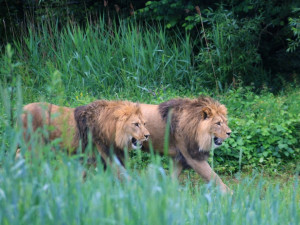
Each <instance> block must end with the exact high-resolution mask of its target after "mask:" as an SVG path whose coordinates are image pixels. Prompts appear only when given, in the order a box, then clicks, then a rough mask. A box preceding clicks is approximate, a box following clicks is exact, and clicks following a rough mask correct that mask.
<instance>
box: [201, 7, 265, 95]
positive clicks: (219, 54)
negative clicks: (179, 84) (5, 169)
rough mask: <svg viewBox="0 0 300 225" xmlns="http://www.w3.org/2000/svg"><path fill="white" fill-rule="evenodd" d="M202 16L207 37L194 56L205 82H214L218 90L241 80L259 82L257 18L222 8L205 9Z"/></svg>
mask: <svg viewBox="0 0 300 225" xmlns="http://www.w3.org/2000/svg"><path fill="white" fill-rule="evenodd" d="M204 15H205V17H203V23H204V26H205V27H207V29H206V30H205V35H206V36H205V40H203V44H202V47H201V48H199V53H198V54H197V55H196V56H195V58H196V65H197V66H198V70H199V71H201V72H202V73H203V78H204V79H205V80H206V81H207V85H209V86H210V87H214V84H215V83H217V84H218V85H217V88H220V89H221V90H223V89H227V88H228V86H229V85H233V86H239V82H240V81H242V82H243V83H244V84H246V85H247V84H248V85H249V84H250V83H252V82H253V83H254V84H255V85H256V86H259V85H261V82H262V81H263V80H264V78H263V71H262V70H261V69H260V68H261V67H260V63H261V59H260V56H259V54H258V52H257V41H258V38H257V35H258V31H259V29H258V28H259V22H260V18H254V19H251V20H246V19H245V20H237V19H235V18H234V16H233V14H232V12H231V11H227V10H225V9H223V8H220V9H219V10H218V11H213V10H212V9H208V10H204ZM206 25H209V26H206ZM258 73H259V74H260V75H259V76H256V75H255V74H258ZM249 74H252V76H249Z"/></svg>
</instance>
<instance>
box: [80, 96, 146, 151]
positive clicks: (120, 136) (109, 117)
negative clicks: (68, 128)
mask: <svg viewBox="0 0 300 225" xmlns="http://www.w3.org/2000/svg"><path fill="white" fill-rule="evenodd" d="M133 116H136V117H142V113H141V110H140V107H139V105H138V104H136V103H132V102H129V101H106V100H97V101H95V102H92V103H90V104H89V105H86V106H80V107H78V108H76V109H75V119H76V120H77V125H78V130H79V133H80V131H83V132H84V133H85V134H86V130H87V129H89V130H90V131H91V133H92V134H93V136H94V138H95V137H97V139H100V140H101V142H102V143H104V144H105V145H106V146H110V145H111V144H112V143H114V144H115V146H114V147H117V148H120V149H123V148H124V146H123V145H124V143H125V139H126V138H127V136H126V137H125V136H124V135H125V134H126V133H125V132H123V127H124V126H125V124H126V123H127V121H128V119H129V118H131V117H133ZM80 120H86V122H85V123H82V122H81V121H80ZM81 139H83V140H82V142H83V145H87V138H86V137H81ZM126 140H127V139H126Z"/></svg>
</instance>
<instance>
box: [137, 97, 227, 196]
mask: <svg viewBox="0 0 300 225" xmlns="http://www.w3.org/2000/svg"><path fill="white" fill-rule="evenodd" d="M141 110H142V113H143V115H144V117H145V119H146V120H147V125H146V128H147V129H148V130H149V132H150V133H151V137H150V139H149V143H152V146H153V149H154V150H155V151H157V152H158V153H161V154H163V153H164V143H165V141H164V137H165V130H166V126H167V121H168V120H169V121H170V123H169V124H170V127H169V130H170V133H169V134H170V135H169V148H168V149H167V151H168V152H167V153H168V155H169V156H171V157H172V158H173V162H174V170H173V174H172V176H173V177H178V176H179V175H180V173H181V171H182V169H183V168H185V167H186V166H189V167H192V168H193V169H194V170H195V171H196V172H197V173H198V174H200V176H201V177H202V178H203V179H204V180H205V181H206V182H209V181H210V180H212V179H213V180H214V181H215V182H216V183H217V184H218V185H220V188H221V190H222V191H224V192H226V191H230V189H229V188H228V187H227V186H226V185H225V184H224V183H223V182H222V180H221V179H220V178H219V176H218V175H217V174H216V173H215V172H214V171H213V170H212V168H211V167H210V166H209V164H208V162H207V159H208V157H209V153H210V150H211V149H212V148H216V147H219V146H221V145H222V143H223V141H224V140H225V139H227V138H228V137H230V134H231V130H230V128H229V127H228V124H227V122H228V121H227V108H226V107H225V106H224V105H222V104H220V103H219V102H218V101H215V100H214V99H212V98H210V97H205V96H200V97H199V98H197V99H188V98H178V99H172V100H169V101H166V102H163V103H161V104H159V105H149V104H141ZM169 116H170V118H169ZM143 149H144V150H145V151H149V144H146V145H144V146H143Z"/></svg>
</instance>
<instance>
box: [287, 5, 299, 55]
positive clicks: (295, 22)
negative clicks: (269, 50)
mask: <svg viewBox="0 0 300 225" xmlns="http://www.w3.org/2000/svg"><path fill="white" fill-rule="evenodd" d="M294 11H295V12H300V8H298V9H295V10H294ZM289 25H290V27H291V30H292V32H293V34H294V39H291V38H288V39H287V40H288V42H289V47H288V48H287V51H288V52H294V51H295V50H296V49H297V48H298V47H299V46H300V16H299V17H298V18H291V17H290V18H289Z"/></svg>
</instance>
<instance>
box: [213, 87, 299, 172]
mask: <svg viewBox="0 0 300 225" xmlns="http://www.w3.org/2000/svg"><path fill="white" fill-rule="evenodd" d="M242 96H243V97H242ZM299 96H300V95H299V91H297V92H295V93H294V94H291V95H290V96H282V97H280V96H277V97H275V96H273V95H272V94H268V93H265V94H263V95H255V94H253V93H252V92H248V91H246V90H243V89H238V90H237V91H236V92H233V93H231V94H230V95H228V96H227V97H226V98H225V99H224V103H225V104H226V106H227V107H228V109H229V116H230V127H231V129H232V130H233V132H232V136H231V138H230V139H228V141H226V142H225V143H224V146H223V147H222V148H221V149H220V150H215V154H214V156H215V157H214V160H216V162H217V163H220V164H222V166H223V168H222V170H226V169H228V168H229V169H230V170H231V171H236V170H237V169H238V168H240V167H242V166H246V167H252V168H255V167H257V166H262V167H265V168H268V169H269V170H278V169H280V168H284V167H285V164H287V163H288V162H289V161H290V160H293V161H294V162H297V161H298V160H299V154H300V142H299V139H300V133H299V125H300V108H299V107H297V109H296V108H294V105H295V104H297V103H298V102H299V101H300V98H299ZM239 160H241V161H239ZM222 166H221V167H222ZM226 166H227V168H226ZM220 169H221V168H220Z"/></svg>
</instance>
